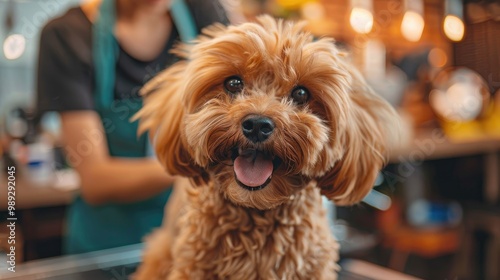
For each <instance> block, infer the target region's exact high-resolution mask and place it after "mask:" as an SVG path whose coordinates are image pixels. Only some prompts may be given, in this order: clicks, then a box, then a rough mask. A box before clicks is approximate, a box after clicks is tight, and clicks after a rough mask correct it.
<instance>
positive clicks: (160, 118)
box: [133, 61, 207, 184]
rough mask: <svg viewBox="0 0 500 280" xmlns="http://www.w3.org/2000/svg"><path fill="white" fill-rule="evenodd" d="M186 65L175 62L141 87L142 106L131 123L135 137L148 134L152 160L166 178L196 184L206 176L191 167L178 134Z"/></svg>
mask: <svg viewBox="0 0 500 280" xmlns="http://www.w3.org/2000/svg"><path fill="white" fill-rule="evenodd" d="M187 64H188V63H187V62H186V61H180V62H177V63H176V64H175V65H173V66H171V67H169V68H168V69H167V70H165V71H163V72H161V73H160V74H158V75H157V76H156V77H155V78H153V79H152V80H151V81H150V82H148V83H147V84H146V85H145V86H144V88H143V89H142V90H141V95H142V96H144V105H143V107H142V109H141V110H140V111H139V112H138V113H137V114H136V115H135V116H134V117H133V120H137V119H139V131H138V133H144V132H146V131H149V135H150V139H151V142H152V143H153V147H154V149H155V152H156V156H157V158H158V160H159V161H160V163H161V164H162V165H163V166H164V167H165V169H166V171H167V172H168V173H169V174H171V175H180V176H184V177H190V178H193V179H194V181H195V182H196V183H198V184H200V183H202V182H206V179H207V176H206V173H205V172H204V171H203V169H202V168H201V167H199V166H197V165H196V164H195V163H194V161H193V159H192V157H191V156H190V154H189V152H188V150H187V148H186V147H187V145H186V141H185V139H186V138H185V135H183V131H182V130H181V126H182V125H183V121H184V106H183V105H182V93H183V88H182V87H183V86H182V85H183V83H182V79H183V73H184V69H185V67H186V65H187Z"/></svg>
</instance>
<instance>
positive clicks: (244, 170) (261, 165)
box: [234, 152, 273, 187]
mask: <svg viewBox="0 0 500 280" xmlns="http://www.w3.org/2000/svg"><path fill="white" fill-rule="evenodd" d="M234 173H236V178H237V179H238V180H239V181H240V182H241V183H242V184H244V185H245V186H248V187H259V186H261V185H263V184H264V183H265V182H266V181H267V179H268V178H269V177H271V174H272V173H273V162H272V160H270V159H268V158H265V157H264V155H263V154H262V153H260V152H257V156H255V157H254V155H253V154H250V155H240V156H238V157H237V158H236V159H235V160H234Z"/></svg>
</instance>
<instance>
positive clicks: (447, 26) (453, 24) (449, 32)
mask: <svg viewBox="0 0 500 280" xmlns="http://www.w3.org/2000/svg"><path fill="white" fill-rule="evenodd" d="M443 29H444V34H446V37H448V38H449V39H450V40H452V41H455V42H458V41H460V40H462V39H463V38H464V33H465V26H464V22H463V21H462V20H461V19H460V18H459V17H457V16H454V15H447V16H446V17H445V18H444V23H443Z"/></svg>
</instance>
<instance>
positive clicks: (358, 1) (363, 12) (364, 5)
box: [349, 0, 373, 34]
mask: <svg viewBox="0 0 500 280" xmlns="http://www.w3.org/2000/svg"><path fill="white" fill-rule="evenodd" d="M351 5H352V10H351V16H350V18H349V22H350V23H351V26H352V29H354V31H356V32H358V33H361V34H367V33H370V31H371V30H372V28H373V14H372V9H373V4H372V1H371V0H352V1H351Z"/></svg>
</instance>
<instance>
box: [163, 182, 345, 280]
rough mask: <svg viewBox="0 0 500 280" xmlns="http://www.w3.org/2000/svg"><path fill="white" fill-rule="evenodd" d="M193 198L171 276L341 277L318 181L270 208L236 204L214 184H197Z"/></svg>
mask: <svg viewBox="0 0 500 280" xmlns="http://www.w3.org/2000/svg"><path fill="white" fill-rule="evenodd" d="M189 201H190V203H189V205H188V206H187V211H186V212H185V214H184V215H183V217H182V219H181V220H180V224H179V226H180V232H179V236H178V239H177V240H176V242H175V245H174V247H173V248H172V258H173V267H172V268H173V270H172V273H174V274H173V275H169V276H172V277H177V276H179V277H180V278H189V279H334V278H335V277H336V272H335V270H336V264H335V263H336V261H337V258H338V257H337V251H338V246H337V243H336V242H335V240H334V239H333V237H332V235H331V233H330V231H329V229H328V222H327V220H326V217H325V213H324V209H323V208H322V205H321V197H320V194H319V191H318V189H317V188H316V187H314V186H312V185H310V186H308V187H306V188H305V189H303V190H302V191H300V192H298V193H297V194H296V195H295V196H294V198H293V199H291V200H290V201H288V202H286V203H285V204H283V205H281V206H279V207H277V208H275V209H272V210H267V211H260V210H256V209H249V208H243V207H239V206H236V205H234V204H232V203H230V202H228V201H227V200H225V199H224V198H223V197H222V195H221V194H220V193H219V192H218V191H217V190H216V187H214V186H210V187H202V188H197V189H196V190H194V191H193V193H192V194H191V195H190V198H189ZM175 274H178V275H175ZM170 278H171V277H169V279H170ZM172 279H174V278H172Z"/></svg>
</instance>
